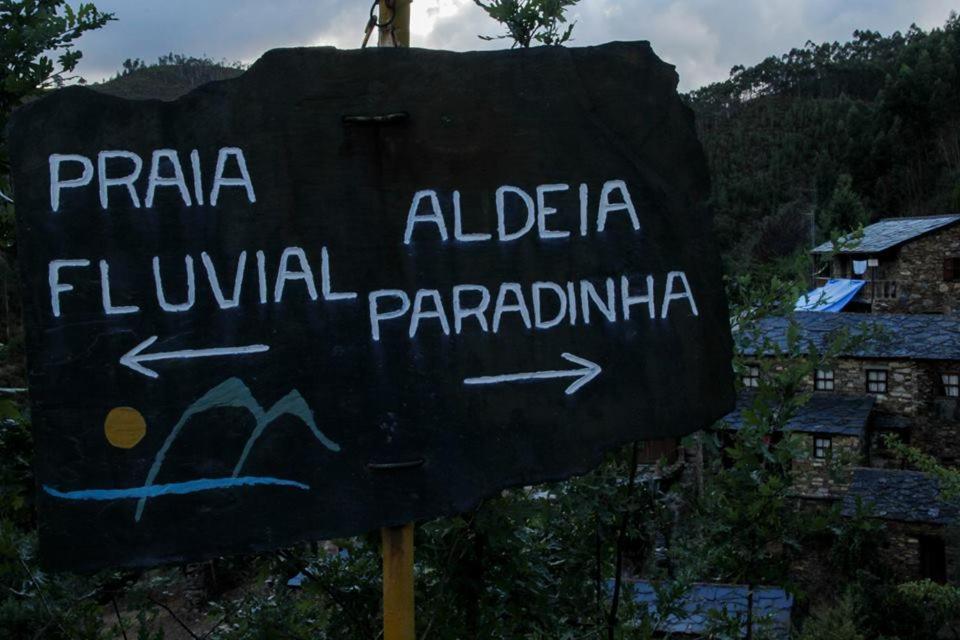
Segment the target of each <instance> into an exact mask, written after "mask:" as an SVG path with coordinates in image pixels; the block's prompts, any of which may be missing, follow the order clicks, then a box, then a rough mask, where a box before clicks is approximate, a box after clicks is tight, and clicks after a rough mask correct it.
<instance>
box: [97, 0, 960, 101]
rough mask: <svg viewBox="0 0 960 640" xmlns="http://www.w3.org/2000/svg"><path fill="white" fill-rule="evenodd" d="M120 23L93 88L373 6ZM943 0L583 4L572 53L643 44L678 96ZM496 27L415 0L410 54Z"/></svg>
mask: <svg viewBox="0 0 960 640" xmlns="http://www.w3.org/2000/svg"><path fill="white" fill-rule="evenodd" d="M97 6H98V7H99V8H101V9H103V10H105V11H113V12H114V13H116V15H117V18H118V20H117V21H116V22H113V23H110V24H109V25H108V26H107V27H105V28H104V29H102V30H100V31H98V32H95V33H90V34H87V35H85V36H84V37H83V38H82V39H81V41H80V48H81V49H82V50H83V52H84V59H83V61H82V62H81V64H80V73H81V74H83V75H84V76H85V77H87V78H88V79H91V80H99V79H103V78H105V77H109V76H111V75H113V74H114V73H116V71H117V70H118V69H119V68H120V65H121V64H122V62H123V60H124V59H126V58H141V59H144V60H146V61H153V60H155V59H156V58H157V57H158V56H160V55H163V54H165V53H168V52H171V51H173V52H176V53H184V54H187V55H207V56H210V57H211V58H214V59H217V60H219V59H226V60H228V61H234V60H238V61H243V62H252V61H254V60H255V59H256V58H258V57H259V56H260V55H261V54H262V53H263V52H264V51H266V50H268V49H272V48H275V47H289V46H310V45H333V46H336V47H340V48H356V47H359V46H360V42H361V40H362V38H363V28H364V26H365V25H366V22H367V17H368V15H369V13H368V12H369V4H368V3H367V2H366V1H358V0H275V1H274V2H264V1H263V0H260V1H259V2H255V1H253V0H203V1H202V2H198V1H197V0H164V1H163V2H157V1H156V0H99V1H98V2H97ZM950 10H951V2H949V1H948V0H915V1H913V2H902V1H901V0H739V1H738V2H735V3H734V2H729V0H672V1H671V0H581V2H580V3H579V4H578V5H576V6H575V7H574V8H573V9H572V10H571V11H570V14H569V15H570V18H571V19H572V20H575V21H576V23H577V25H576V27H575V29H574V32H573V35H574V42H573V43H572V46H586V45H594V44H600V43H603V42H609V41H611V40H649V41H651V43H652V44H653V47H654V50H655V51H657V52H658V54H659V55H660V57H662V58H663V59H664V60H666V61H667V62H670V63H671V64H674V65H675V66H676V67H677V71H678V72H679V74H680V86H681V89H684V90H687V89H692V88H696V87H698V86H702V85H703V84H706V83H709V82H715V81H717V80H722V79H724V78H726V76H727V74H728V72H729V70H730V68H731V67H732V66H734V65H736V64H747V65H749V64H754V63H756V62H759V61H760V60H762V59H763V58H765V57H766V56H768V55H773V54H780V53H783V52H785V51H787V50H789V49H790V48H792V47H800V46H803V45H804V43H805V42H806V41H807V40H813V41H815V42H822V41H828V40H829V41H832V40H844V39H846V38H849V37H850V35H851V34H852V32H853V31H854V30H855V29H872V30H877V31H880V32H882V33H884V34H889V33H891V32H893V31H896V30H900V31H904V30H906V29H907V28H908V27H909V26H910V24H911V23H913V22H916V23H917V24H918V25H919V26H921V27H923V28H926V29H929V28H932V27H935V26H939V25H942V24H943V22H944V21H945V20H946V19H947V17H948V16H949V14H950ZM502 32H503V30H502V28H501V27H500V25H498V24H496V23H495V22H494V21H493V20H491V19H490V18H489V17H487V15H486V14H485V13H484V12H483V11H482V10H481V9H480V8H479V7H477V6H476V4H475V3H474V2H473V0H414V3H413V6H412V19H411V33H412V40H413V44H414V46H421V47H426V48H431V49H450V50H455V51H467V50H473V49H492V48H506V47H508V46H509V41H506V40H495V41H493V42H486V41H483V40H481V39H480V38H478V37H477V36H478V34H484V35H497V34H500V33H502Z"/></svg>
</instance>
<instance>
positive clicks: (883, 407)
mask: <svg viewBox="0 0 960 640" xmlns="http://www.w3.org/2000/svg"><path fill="white" fill-rule="evenodd" d="M868 369H884V370H886V371H887V393H883V394H877V393H871V394H868V393H867V370H868ZM833 376H834V391H833V393H843V394H847V395H850V394H856V395H872V396H874V397H875V398H876V401H877V403H876V405H875V409H874V410H875V411H880V412H883V413H895V414H898V415H903V416H915V415H917V414H918V413H919V412H920V411H919V408H920V406H921V405H922V404H924V393H925V391H926V389H925V388H924V387H923V384H924V383H923V380H925V379H926V378H927V377H928V376H929V374H928V373H927V372H925V371H923V370H922V369H921V367H920V366H919V365H918V363H916V362H914V361H911V360H858V359H854V358H844V359H841V360H838V361H837V362H836V363H835V364H834V367H833ZM807 385H808V386H807V388H808V389H810V388H813V379H812V378H811V379H810V380H808V381H807Z"/></svg>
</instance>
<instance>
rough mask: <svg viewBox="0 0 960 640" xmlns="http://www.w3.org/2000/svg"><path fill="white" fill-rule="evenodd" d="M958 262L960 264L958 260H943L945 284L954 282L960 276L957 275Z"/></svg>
mask: <svg viewBox="0 0 960 640" xmlns="http://www.w3.org/2000/svg"><path fill="white" fill-rule="evenodd" d="M957 262H960V259H958V258H944V259H943V281H944V282H953V281H954V280H956V279H957V278H958V276H960V274H958V273H957Z"/></svg>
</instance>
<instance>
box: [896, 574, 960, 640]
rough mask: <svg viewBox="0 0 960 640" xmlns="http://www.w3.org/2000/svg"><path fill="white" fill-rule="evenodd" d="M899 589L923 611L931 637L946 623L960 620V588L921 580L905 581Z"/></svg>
mask: <svg viewBox="0 0 960 640" xmlns="http://www.w3.org/2000/svg"><path fill="white" fill-rule="evenodd" d="M897 590H898V592H899V593H900V595H902V596H903V597H904V598H906V599H907V600H908V601H910V602H911V603H912V606H913V607H914V608H916V609H917V610H920V611H922V612H923V615H924V618H925V626H926V628H927V629H928V633H930V637H933V636H934V635H935V634H936V633H938V632H939V631H940V629H941V628H942V627H943V626H944V625H947V624H956V623H958V622H960V588H958V587H955V586H953V585H949V584H937V583H936V582H933V581H931V580H919V581H917V582H905V583H903V584H901V585H900V586H899V587H898V588H897Z"/></svg>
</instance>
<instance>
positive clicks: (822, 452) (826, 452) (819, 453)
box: [813, 436, 833, 460]
mask: <svg viewBox="0 0 960 640" xmlns="http://www.w3.org/2000/svg"><path fill="white" fill-rule="evenodd" d="M832 447H833V440H831V439H830V438H826V437H823V436H815V437H814V438H813V457H814V458H816V459H817V460H825V459H827V458H828V457H829V456H830V449H831V448H832Z"/></svg>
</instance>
